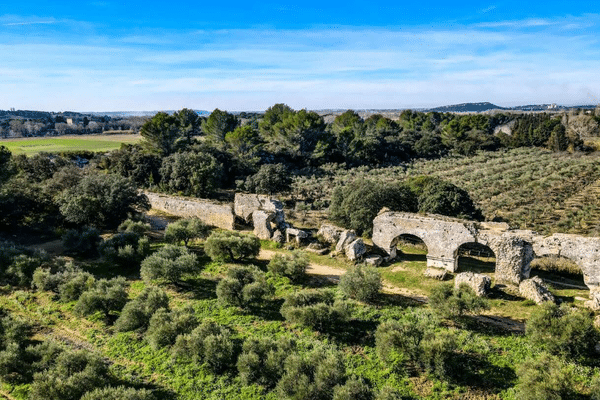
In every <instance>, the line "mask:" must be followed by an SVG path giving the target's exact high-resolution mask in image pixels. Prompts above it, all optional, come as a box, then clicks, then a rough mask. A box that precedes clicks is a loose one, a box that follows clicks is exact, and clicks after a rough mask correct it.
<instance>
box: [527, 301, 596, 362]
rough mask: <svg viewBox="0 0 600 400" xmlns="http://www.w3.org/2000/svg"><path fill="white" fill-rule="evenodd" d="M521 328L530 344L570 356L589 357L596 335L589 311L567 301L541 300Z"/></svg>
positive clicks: (592, 352)
mask: <svg viewBox="0 0 600 400" xmlns="http://www.w3.org/2000/svg"><path fill="white" fill-rule="evenodd" d="M525 332H526V335H527V338H528V339H529V341H530V342H531V344H532V345H533V346H535V347H539V348H541V349H544V350H546V351H548V352H549V353H551V354H556V355H562V356H565V357H569V358H573V359H579V358H585V357H593V356H594V352H595V346H596V343H597V342H598V338H599V335H598V331H597V330H596V328H595V327H594V320H593V318H592V315H591V313H590V312H589V311H587V310H580V309H575V308H572V307H569V306H568V305H567V304H563V305H561V306H560V307H559V306H557V305H556V304H554V303H544V304H541V305H540V306H538V307H537V309H536V310H534V311H533V313H532V314H531V316H530V317H529V320H528V321H527V323H526V326H525Z"/></svg>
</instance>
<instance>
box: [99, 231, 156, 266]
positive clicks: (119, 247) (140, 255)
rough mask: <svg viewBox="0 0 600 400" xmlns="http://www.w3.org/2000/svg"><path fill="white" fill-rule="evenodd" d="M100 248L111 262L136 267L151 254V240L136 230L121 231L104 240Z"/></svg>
mask: <svg viewBox="0 0 600 400" xmlns="http://www.w3.org/2000/svg"><path fill="white" fill-rule="evenodd" d="M98 250H99V252H100V255H102V257H104V258H105V259H106V261H108V262H110V263H113V264H116V265H118V266H120V267H127V268H128V269H129V268H131V267H133V268H136V267H137V266H139V265H140V262H141V261H142V260H143V259H144V257H147V256H148V254H150V241H149V240H148V238H147V237H140V235H139V234H138V233H136V232H121V233H117V234H116V235H114V236H113V237H111V238H110V239H108V240H105V241H103V242H102V244H100V246H99V248H98Z"/></svg>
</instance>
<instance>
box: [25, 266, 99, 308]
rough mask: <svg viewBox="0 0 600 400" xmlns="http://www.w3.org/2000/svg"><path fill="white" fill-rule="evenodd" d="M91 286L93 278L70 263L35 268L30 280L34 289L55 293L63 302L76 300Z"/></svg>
mask: <svg viewBox="0 0 600 400" xmlns="http://www.w3.org/2000/svg"><path fill="white" fill-rule="evenodd" d="M93 284H94V276H93V275H92V274H90V273H88V272H84V271H82V270H81V269H80V268H79V267H77V266H75V265H73V263H71V262H69V263H66V264H54V265H51V266H48V267H40V268H37V269H36V270H35V272H34V273H33V279H32V286H33V287H34V288H36V289H37V290H49V291H52V292H54V293H57V294H59V295H60V297H61V300H63V301H72V300H77V299H78V298H79V296H80V295H81V293H83V292H84V291H86V290H88V289H89V288H91V287H92V286H93Z"/></svg>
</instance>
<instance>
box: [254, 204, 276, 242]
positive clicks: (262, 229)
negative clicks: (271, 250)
mask: <svg viewBox="0 0 600 400" xmlns="http://www.w3.org/2000/svg"><path fill="white" fill-rule="evenodd" d="M273 218H274V213H272V212H267V211H262V210H256V211H254V212H252V224H253V225H254V235H256V237H258V238H259V239H263V240H269V239H271V237H272V236H273V230H272V229H271V220H273Z"/></svg>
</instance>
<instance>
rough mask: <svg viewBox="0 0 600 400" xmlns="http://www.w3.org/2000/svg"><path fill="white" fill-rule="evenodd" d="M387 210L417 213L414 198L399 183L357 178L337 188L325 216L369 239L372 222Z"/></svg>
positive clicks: (408, 190)
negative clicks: (327, 214) (383, 209)
mask: <svg viewBox="0 0 600 400" xmlns="http://www.w3.org/2000/svg"><path fill="white" fill-rule="evenodd" d="M383 207H387V208H389V209H390V210H392V211H408V212H416V211H417V199H416V198H415V196H414V195H413V194H412V192H411V191H410V189H409V188H408V187H407V186H405V185H403V184H402V183H384V182H376V181H372V180H365V179H360V180H356V181H354V182H352V183H350V184H349V185H344V186H339V187H337V188H336V189H335V190H334V191H333V194H332V196H331V204H330V206H329V217H330V219H331V220H332V221H334V222H336V223H338V224H340V225H341V226H343V227H346V228H349V229H354V230H355V231H356V233H357V234H359V235H363V234H364V235H368V236H370V235H371V234H372V232H373V219H374V218H375V217H376V216H377V213H378V212H379V211H380V210H381V209H382V208H383Z"/></svg>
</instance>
